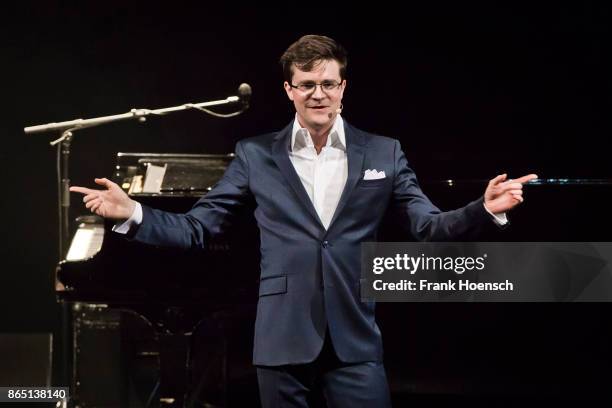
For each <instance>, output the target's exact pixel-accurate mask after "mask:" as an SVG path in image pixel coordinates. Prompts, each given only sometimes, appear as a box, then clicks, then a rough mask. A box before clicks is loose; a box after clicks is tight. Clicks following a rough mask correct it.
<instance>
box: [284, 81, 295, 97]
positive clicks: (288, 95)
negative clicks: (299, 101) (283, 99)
mask: <svg viewBox="0 0 612 408" xmlns="http://www.w3.org/2000/svg"><path fill="white" fill-rule="evenodd" d="M283 86H284V87H285V92H287V97H288V98H289V99H290V100H292V101H293V88H292V87H291V86H289V82H287V81H285V83H284V84H283Z"/></svg>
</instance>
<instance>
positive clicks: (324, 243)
mask: <svg viewBox="0 0 612 408" xmlns="http://www.w3.org/2000/svg"><path fill="white" fill-rule="evenodd" d="M321 245H322V246H323V248H327V247H328V246H329V241H323V242H321Z"/></svg>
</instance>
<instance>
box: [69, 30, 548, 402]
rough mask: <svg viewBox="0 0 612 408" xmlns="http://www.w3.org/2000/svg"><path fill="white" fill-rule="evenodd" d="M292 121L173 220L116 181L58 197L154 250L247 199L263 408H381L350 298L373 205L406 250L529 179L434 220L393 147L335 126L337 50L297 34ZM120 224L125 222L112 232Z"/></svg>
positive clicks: (513, 201) (199, 239)
mask: <svg viewBox="0 0 612 408" xmlns="http://www.w3.org/2000/svg"><path fill="white" fill-rule="evenodd" d="M281 63H282V65H283V71H284V75H285V83H284V87H285V91H286V93H287V96H288V97H289V99H290V100H291V101H293V103H294V106H295V109H296V117H295V119H294V120H293V121H292V122H291V123H290V124H289V125H288V126H287V127H286V128H285V129H283V130H281V131H280V132H274V133H270V134H267V135H263V136H259V137H254V138H250V139H245V140H242V141H240V142H239V143H238V144H237V145H236V158H235V159H234V160H233V161H232V163H231V164H230V166H229V167H228V169H227V171H226V172H225V175H224V176H223V178H222V179H221V180H220V181H219V183H218V184H217V185H216V186H215V187H214V188H213V189H212V190H211V191H210V192H209V193H208V194H206V196H204V197H203V198H202V199H200V200H199V201H198V202H197V203H196V204H195V206H194V207H193V208H192V209H191V210H190V211H189V212H188V213H186V214H171V213H166V212H163V211H159V210H156V209H153V208H149V207H146V206H142V205H140V204H139V203H136V202H135V201H133V200H131V199H130V198H129V197H128V196H127V195H126V194H125V193H124V192H123V191H122V190H121V188H119V187H118V186H117V185H116V184H114V183H112V182H110V181H109V180H107V179H96V183H98V184H100V185H102V186H104V187H105V190H91V189H87V188H83V187H72V188H71V191H76V192H80V193H82V194H84V195H85V197H84V199H83V200H84V202H85V203H86V207H87V208H89V209H90V210H91V211H92V212H94V213H96V214H98V215H101V216H103V217H107V218H111V219H116V220H120V221H121V222H122V223H121V224H120V225H119V224H118V226H117V231H118V232H122V233H128V234H129V236H130V237H131V238H132V239H134V240H137V241H140V242H143V243H147V244H152V245H161V246H171V247H181V248H185V249H187V248H193V247H203V246H204V245H205V244H206V242H207V240H209V239H210V238H211V237H212V236H214V235H216V234H218V233H220V232H221V231H223V229H224V228H225V227H226V226H227V224H228V221H229V220H230V218H231V216H232V214H233V213H235V210H236V209H237V208H238V207H240V206H241V205H243V204H244V203H245V202H247V201H248V199H249V198H250V197H254V199H255V202H256V209H255V218H256V220H257V224H258V226H259V229H260V233H261V281H260V287H259V302H258V308H257V320H256V327H255V341H254V352H253V363H254V364H255V365H256V366H257V372H258V381H259V388H260V395H261V400H262V404H263V405H264V406H265V407H281V406H282V407H306V406H308V400H309V398H310V397H309V394H310V391H311V390H312V389H313V388H314V387H320V388H321V389H322V391H323V394H324V396H325V399H326V400H327V403H328V405H329V406H330V407H351V408H355V407H385V406H390V398H389V391H388V386H387V380H386V377H385V371H384V367H383V365H382V341H381V334H380V331H379V329H378V326H377V325H376V322H375V321H374V304H373V303H372V302H362V301H361V300H360V296H359V282H360V244H361V243H362V242H366V241H374V240H376V234H377V228H378V226H379V223H380V221H381V218H382V217H383V214H384V212H385V210H386V208H387V207H388V206H389V205H393V206H395V207H396V208H398V209H399V210H400V211H402V212H403V213H404V214H405V215H406V219H407V222H408V223H409V227H410V230H411V232H412V234H413V235H414V237H416V238H417V239H420V240H431V241H441V240H444V241H446V240H461V239H465V238H470V237H474V234H476V232H477V231H478V230H479V229H480V228H481V227H482V226H484V225H486V224H488V223H492V222H496V223H498V224H502V223H504V222H505V219H504V218H505V212H506V211H508V210H510V209H512V208H513V207H514V206H516V205H517V204H518V203H520V202H522V201H523V197H522V183H524V182H527V181H529V180H531V179H533V178H535V177H537V176H535V175H529V176H525V177H522V178H520V179H517V180H514V181H513V180H508V181H505V178H506V175H500V176H498V177H496V178H494V179H493V180H491V181H490V183H489V185H488V187H487V189H486V191H485V193H484V196H483V197H482V198H480V199H478V200H476V201H474V202H472V203H469V204H468V205H466V206H465V207H463V208H460V209H457V210H454V211H448V212H441V211H440V210H439V209H438V208H436V207H435V206H434V205H433V204H432V203H431V202H430V201H429V199H428V198H427V197H426V196H425V195H424V194H423V193H422V191H421V189H420V188H419V185H418V183H417V179H416V177H415V174H414V172H413V171H412V170H411V168H410V167H409V165H408V162H407V161H406V157H405V156H404V153H403V152H402V149H401V147H400V144H399V142H398V141H397V140H394V139H390V138H387V137H382V136H376V135H373V134H370V133H366V132H363V131H361V130H359V129H356V128H355V127H353V126H351V125H350V124H348V123H347V122H345V121H344V120H343V119H342V117H341V116H340V112H341V109H342V96H343V93H344V90H345V88H346V79H345V74H346V64H347V61H346V53H345V51H344V49H343V48H342V47H341V46H340V45H339V44H337V43H336V42H335V41H334V40H332V39H330V38H328V37H323V36H315V35H310V36H305V37H302V38H300V39H299V40H298V41H297V42H295V43H294V44H292V45H291V46H290V47H289V48H288V49H287V51H286V52H285V53H284V55H283V56H282V58H281ZM126 220H127V221H126Z"/></svg>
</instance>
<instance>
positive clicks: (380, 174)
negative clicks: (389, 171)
mask: <svg viewBox="0 0 612 408" xmlns="http://www.w3.org/2000/svg"><path fill="white" fill-rule="evenodd" d="M385 177H387V176H386V175H385V172H384V170H381V171H376V169H374V170H370V169H368V170H366V171H365V174H364V175H363V179H364V180H378V179H384V178H385Z"/></svg>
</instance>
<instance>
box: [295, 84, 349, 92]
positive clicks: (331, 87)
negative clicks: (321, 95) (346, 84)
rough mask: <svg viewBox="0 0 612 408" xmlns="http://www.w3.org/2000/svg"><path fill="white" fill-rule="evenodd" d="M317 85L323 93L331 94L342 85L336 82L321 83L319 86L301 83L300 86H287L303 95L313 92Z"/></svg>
mask: <svg viewBox="0 0 612 408" xmlns="http://www.w3.org/2000/svg"><path fill="white" fill-rule="evenodd" d="M317 85H318V86H320V87H321V90H322V91H323V92H333V91H335V90H336V89H338V88H340V85H342V84H341V83H340V82H338V81H323V82H321V83H320V84H317V83H316V82H302V83H301V84H297V85H293V84H289V86H290V87H292V88H296V89H299V90H300V91H302V92H303V93H305V94H309V93H312V92H314V91H315V89H316V88H317Z"/></svg>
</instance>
